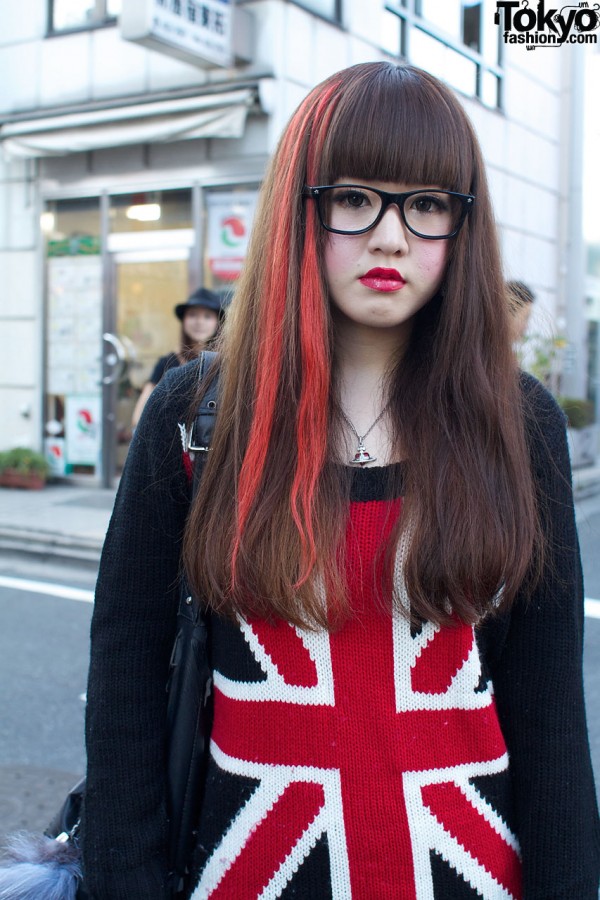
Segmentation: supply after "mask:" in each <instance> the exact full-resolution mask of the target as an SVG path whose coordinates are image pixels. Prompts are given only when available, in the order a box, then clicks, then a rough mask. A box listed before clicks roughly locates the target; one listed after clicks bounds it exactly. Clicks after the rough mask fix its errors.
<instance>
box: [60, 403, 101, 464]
mask: <svg viewBox="0 0 600 900" xmlns="http://www.w3.org/2000/svg"><path fill="white" fill-rule="evenodd" d="M100 415H101V399H100V397H99V396H98V395H96V394H71V395H70V396H68V397H66V402H65V435H66V439H65V440H66V459H67V462H68V463H69V465H71V466H97V465H98V461H99V459H100V441H101V433H102V429H101V427H100V423H101V419H100Z"/></svg>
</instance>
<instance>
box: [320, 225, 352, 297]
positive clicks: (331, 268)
mask: <svg viewBox="0 0 600 900" xmlns="http://www.w3.org/2000/svg"><path fill="white" fill-rule="evenodd" d="M323 260H324V264H325V278H326V279H327V283H328V284H329V285H331V284H332V283H334V282H335V281H336V280H337V279H338V278H340V277H341V276H343V275H347V274H348V271H349V268H350V267H353V265H354V264H355V262H356V252H355V250H354V245H353V244H352V242H351V241H349V240H348V238H347V237H344V235H341V234H330V235H329V238H328V240H327V243H326V244H325V252H324V254H323Z"/></svg>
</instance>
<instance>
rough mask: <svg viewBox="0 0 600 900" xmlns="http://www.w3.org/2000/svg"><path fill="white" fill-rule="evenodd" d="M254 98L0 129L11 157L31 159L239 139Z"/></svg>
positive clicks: (122, 110)
mask: <svg viewBox="0 0 600 900" xmlns="http://www.w3.org/2000/svg"><path fill="white" fill-rule="evenodd" d="M254 97H255V93H254V91H253V90H252V89H250V88H245V89H243V90H239V91H228V92H223V93H219V94H206V95H203V96H198V97H184V98H180V99H178V100H160V101H155V102H150V103H138V104H134V105H129V106H118V107H112V108H105V109H95V110H89V111H86V112H80V113H68V114H66V115H59V116H46V117H44V118H40V119H29V120H25V121H19V122H7V123H6V124H4V125H2V126H1V127H0V141H1V142H2V146H3V149H4V152H5V153H7V154H8V155H10V156H14V157H21V158H32V157H36V156H64V155H66V154H68V153H83V152H86V151H88V150H99V149H102V148H104V147H122V146H125V145H127V144H147V143H167V142H171V141H183V140H191V139H192V138H210V137H221V138H240V137H241V136H242V134H243V133H244V128H245V125H246V116H247V114H248V110H249V108H250V107H251V106H252V105H253V103H254Z"/></svg>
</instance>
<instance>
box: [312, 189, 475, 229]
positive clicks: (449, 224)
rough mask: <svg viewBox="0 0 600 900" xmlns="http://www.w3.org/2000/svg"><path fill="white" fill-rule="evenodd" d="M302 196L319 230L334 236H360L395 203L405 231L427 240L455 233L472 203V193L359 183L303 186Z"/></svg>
mask: <svg viewBox="0 0 600 900" xmlns="http://www.w3.org/2000/svg"><path fill="white" fill-rule="evenodd" d="M303 194H304V196H305V197H311V198H312V199H313V200H316V202H317V211H318V213H319V220H320V222H321V225H322V226H323V228H325V229H327V231H332V232H333V233H334V234H364V232H365V231H370V230H371V228H375V226H376V225H377V224H378V223H379V222H380V221H381V219H382V218H383V214H384V213H385V211H386V209H387V208H388V206H391V204H392V203H395V204H396V206H397V207H398V209H399V210H400V215H401V216H402V221H403V222H404V224H405V225H406V227H407V228H408V230H409V231H412V233H413V234H416V235H417V237H420V238H425V239H426V240H428V241H440V240H442V239H443V238H451V237H454V236H455V235H457V234H458V232H459V231H460V228H461V225H462V224H463V222H464V221H465V219H466V217H467V213H468V212H469V210H470V209H471V208H472V206H473V203H474V202H475V197H474V196H473V195H472V194H459V193H457V192H456V191H438V190H418V191H405V192H404V193H402V194H390V193H389V192H388V191H380V190H379V189H378V188H370V187H365V186H364V185H362V184H321V185H317V186H315V187H311V186H310V185H305V187H304V190H303Z"/></svg>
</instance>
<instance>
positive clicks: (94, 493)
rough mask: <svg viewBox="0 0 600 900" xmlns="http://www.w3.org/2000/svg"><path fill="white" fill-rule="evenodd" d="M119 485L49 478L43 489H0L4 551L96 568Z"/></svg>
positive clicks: (0, 542)
mask: <svg viewBox="0 0 600 900" xmlns="http://www.w3.org/2000/svg"><path fill="white" fill-rule="evenodd" d="M115 494H116V490H112V489H108V490H107V489H104V488H99V487H95V486H94V485H89V486H88V485H82V484H81V483H65V482H60V483H51V484H48V485H46V487H45V488H44V489H43V490H41V491H23V490H13V489H8V488H0V553H18V554H27V555H29V556H31V555H33V556H36V557H37V558H38V559H39V558H42V559H46V560H51V561H53V562H70V563H78V564H81V565H83V566H85V567H90V568H94V569H95V568H96V567H97V565H98V561H99V559H100V551H101V549H102V543H103V541H104V535H105V534H106V529H107V528H108V522H109V519H110V515H111V512H112V508H113V504H114V500H115Z"/></svg>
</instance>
